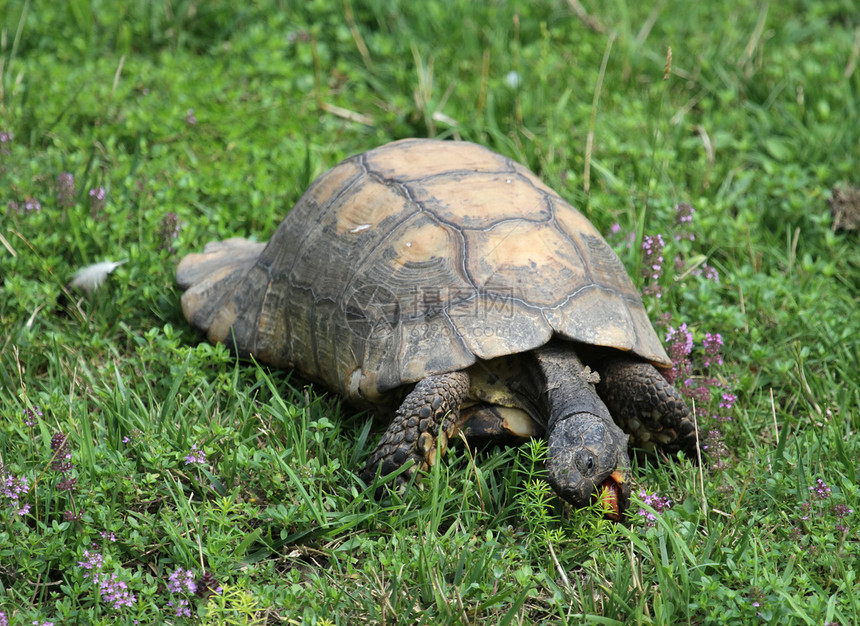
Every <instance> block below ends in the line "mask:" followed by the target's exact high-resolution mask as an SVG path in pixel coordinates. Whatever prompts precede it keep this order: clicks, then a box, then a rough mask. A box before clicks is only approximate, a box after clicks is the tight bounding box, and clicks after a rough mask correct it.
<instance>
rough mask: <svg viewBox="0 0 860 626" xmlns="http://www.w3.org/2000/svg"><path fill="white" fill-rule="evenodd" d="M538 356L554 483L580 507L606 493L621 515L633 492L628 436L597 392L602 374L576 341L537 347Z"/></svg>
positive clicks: (614, 514)
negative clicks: (577, 347)
mask: <svg viewBox="0 0 860 626" xmlns="http://www.w3.org/2000/svg"><path fill="white" fill-rule="evenodd" d="M535 360H536V365H537V367H536V371H535V375H536V377H537V380H536V381H535V382H536V383H537V386H538V387H540V393H539V396H538V398H537V401H538V403H539V404H540V405H541V406H540V408H541V412H542V414H543V415H545V416H547V420H548V422H547V439H548V443H549V454H548V458H547V463H546V469H547V474H548V479H549V483H550V485H551V486H552V488H553V489H554V490H555V491H556V493H558V494H559V495H560V496H561V497H562V498H564V499H565V500H567V501H568V502H570V503H571V504H573V505H574V506H577V507H581V506H587V505H588V504H589V503H590V502H591V501H592V499H593V498H595V497H600V498H601V499H603V500H604V502H605V503H606V504H607V505H608V510H607V516H608V517H610V518H611V519H620V517H621V514H622V513H623V511H624V509H625V508H626V506H627V501H628V498H629V496H630V457H629V456H628V453H627V440H628V436H627V435H626V434H625V433H624V432H623V431H622V430H621V428H619V427H618V426H617V425H616V424H615V422H614V421H613V419H612V416H611V415H610V413H609V409H607V408H606V405H605V404H604V403H603V401H602V400H601V399H600V397H599V396H598V395H597V392H596V391H595V382H596V381H597V380H598V377H597V376H596V375H595V374H594V372H591V370H590V369H588V368H587V367H586V366H584V365H583V363H582V361H580V359H579V358H578V357H577V355H576V354H575V352H574V350H573V346H572V344H563V343H556V344H552V343H551V344H548V345H547V346H544V347H543V348H539V349H538V350H536V351H535Z"/></svg>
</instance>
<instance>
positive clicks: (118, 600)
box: [93, 574, 137, 610]
mask: <svg viewBox="0 0 860 626" xmlns="http://www.w3.org/2000/svg"><path fill="white" fill-rule="evenodd" d="M96 578H98V581H96ZM93 582H96V583H97V584H98V586H99V597H100V598H101V601H102V602H105V603H106V604H110V605H111V606H112V608H113V609H114V610H119V609H121V608H122V607H124V606H131V605H133V604H134V603H135V602H137V597H135V595H134V594H133V593H131V591H129V589H128V584H126V582H125V581H124V580H121V579H120V577H119V576H118V575H117V574H106V575H101V576H93Z"/></svg>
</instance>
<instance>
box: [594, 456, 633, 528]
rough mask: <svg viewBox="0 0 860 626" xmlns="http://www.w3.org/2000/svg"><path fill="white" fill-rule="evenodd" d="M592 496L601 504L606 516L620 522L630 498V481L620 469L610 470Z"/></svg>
mask: <svg viewBox="0 0 860 626" xmlns="http://www.w3.org/2000/svg"><path fill="white" fill-rule="evenodd" d="M594 498H595V500H597V501H598V502H600V503H601V504H602V505H603V508H604V514H605V515H606V517H607V518H609V519H611V520H612V521H614V522H620V521H621V518H622V517H623V516H624V511H625V509H626V508H627V505H628V502H629V499H630V481H629V480H627V476H626V474H625V473H624V472H623V471H622V470H620V469H617V470H615V471H614V472H612V473H611V474H610V475H609V476H607V477H606V480H604V481H603V483H602V484H601V485H600V486H599V487H598V488H597V490H596V491H595V494H594Z"/></svg>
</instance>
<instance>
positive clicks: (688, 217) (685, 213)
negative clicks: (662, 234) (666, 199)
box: [675, 202, 696, 241]
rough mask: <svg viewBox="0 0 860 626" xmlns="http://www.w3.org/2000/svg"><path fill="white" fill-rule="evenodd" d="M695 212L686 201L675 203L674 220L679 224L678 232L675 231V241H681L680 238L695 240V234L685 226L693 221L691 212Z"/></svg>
mask: <svg viewBox="0 0 860 626" xmlns="http://www.w3.org/2000/svg"><path fill="white" fill-rule="evenodd" d="M695 212H696V209H694V208H693V207H692V205H689V204H687V203H686V202H681V203H680V204H676V205H675V222H676V223H677V225H678V226H679V229H678V232H676V233H675V241H681V240H682V239H689V240H690V241H695V240H696V235H695V234H693V233H692V232H690V231H689V230H687V227H689V226H690V225H691V224H692V222H693V213H695Z"/></svg>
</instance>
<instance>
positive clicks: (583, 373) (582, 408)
mask: <svg viewBox="0 0 860 626" xmlns="http://www.w3.org/2000/svg"><path fill="white" fill-rule="evenodd" d="M533 354H534V359H535V363H536V367H535V368H533V372H534V374H533V375H534V376H535V377H536V379H537V380H536V381H535V382H536V383H537V384H536V385H535V387H536V391H537V392H538V396H537V398H535V399H536V401H537V405H538V406H539V407H540V409H541V414H542V415H544V416H546V420H547V433H549V432H551V431H552V430H553V429H554V428H555V426H556V425H558V424H559V423H560V422H562V421H564V420H565V419H567V418H570V417H574V416H576V415H581V414H583V413H587V414H591V415H594V416H596V417H599V418H601V419H602V420H607V421H609V422H612V416H611V415H610V414H609V410H608V409H607V408H606V405H605V404H603V402H602V401H601V400H600V397H599V396H598V395H597V391H596V390H595V384H596V383H597V382H598V381H599V380H600V377H599V376H598V374H597V373H596V372H594V371H592V370H591V369H590V368H589V367H588V366H587V365H585V364H583V363H582V361H581V360H580V358H579V356H577V354H576V351H575V349H574V345H573V344H559V343H549V344H547V345H545V346H542V347H540V348H538V349H536V350H535V351H534V353H533Z"/></svg>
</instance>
